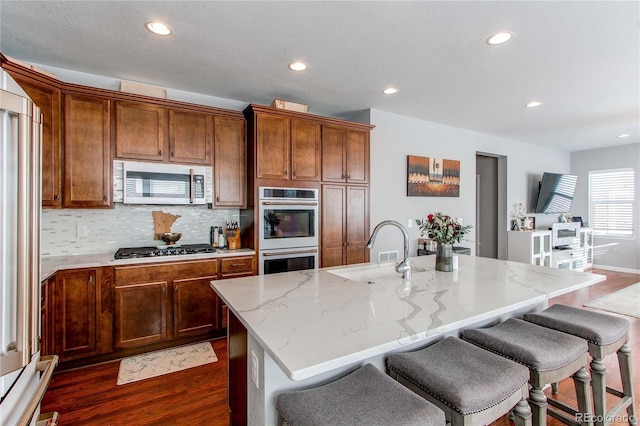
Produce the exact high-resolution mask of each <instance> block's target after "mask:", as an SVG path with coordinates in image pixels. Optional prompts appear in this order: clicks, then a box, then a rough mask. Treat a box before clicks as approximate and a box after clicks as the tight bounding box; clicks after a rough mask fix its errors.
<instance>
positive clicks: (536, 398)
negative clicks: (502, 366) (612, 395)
mask: <svg viewBox="0 0 640 426" xmlns="http://www.w3.org/2000/svg"><path fill="white" fill-rule="evenodd" d="M462 337H463V339H464V340H467V341H469V342H471V343H473V344H475V345H478V346H480V347H482V348H484V349H487V350H489V351H491V352H495V353H497V354H500V355H502V356H504V357H506V358H509V359H511V360H514V361H516V362H519V363H520V364H523V365H525V366H527V367H528V368H529V375H530V377H529V384H530V385H531V389H530V390H529V404H530V405H531V410H532V412H533V424H535V425H546V424H547V413H548V414H549V415H550V416H552V417H554V418H556V419H558V420H560V421H561V422H563V423H565V424H572V425H575V424H580V423H582V424H585V425H586V424H592V423H591V418H592V415H591V392H589V373H587V370H586V369H585V367H586V366H587V342H585V341H584V340H582V339H580V338H578V337H575V336H572V335H570V334H566V333H561V332H559V331H556V330H551V329H549V328H545V327H540V326H538V325H535V324H532V323H529V322H526V321H522V320H519V319H515V318H509V319H507V320H506V321H504V322H502V323H500V324H498V325H495V326H493V327H489V328H483V329H477V330H465V331H464V332H463V334H462ZM569 376H571V377H572V378H573V382H574V386H575V389H576V397H577V400H578V410H579V411H576V410H575V409H573V408H571V407H569V406H567V405H565V404H563V403H561V402H559V401H555V400H553V399H547V397H546V395H545V394H544V392H543V391H542V388H543V387H544V386H545V385H547V384H549V383H553V382H559V381H560V380H562V379H566V378H567V377H569ZM548 405H551V406H552V407H555V408H558V409H560V410H562V411H564V412H567V413H569V414H572V415H573V416H574V418H571V417H568V416H566V415H564V414H562V413H561V412H559V411H556V410H553V409H548ZM576 420H578V421H576Z"/></svg>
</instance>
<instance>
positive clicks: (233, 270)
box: [222, 256, 255, 277]
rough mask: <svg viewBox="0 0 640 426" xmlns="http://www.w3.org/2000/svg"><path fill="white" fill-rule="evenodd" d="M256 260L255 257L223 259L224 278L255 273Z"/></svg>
mask: <svg viewBox="0 0 640 426" xmlns="http://www.w3.org/2000/svg"><path fill="white" fill-rule="evenodd" d="M254 258H255V256H243V257H234V258H232V259H222V276H223V277H226V276H233V275H236V274H247V273H253V270H254V268H253V263H254Z"/></svg>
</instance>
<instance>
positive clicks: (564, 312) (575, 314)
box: [524, 305, 638, 426]
mask: <svg viewBox="0 0 640 426" xmlns="http://www.w3.org/2000/svg"><path fill="white" fill-rule="evenodd" d="M524 319H525V321H529V322H532V323H534V324H538V325H541V326H544V327H548V328H552V329H554V330H559V331H562V332H565V333H569V334H572V335H574V336H578V337H581V338H583V339H584V340H586V341H587V342H588V344H589V355H591V358H592V361H591V383H592V386H593V405H594V411H595V422H594V423H595V424H596V425H598V426H600V425H604V424H608V423H610V421H607V419H611V418H613V417H614V416H615V415H617V414H618V413H619V412H620V411H621V410H622V409H624V408H626V409H627V414H628V415H629V424H632V425H636V424H638V421H637V417H636V407H635V402H634V394H633V375H632V373H631V349H630V348H629V345H628V343H629V327H630V323H629V321H627V320H626V319H624V318H620V317H616V316H613V315H607V314H604V313H599V312H593V311H589V310H586V309H580V308H575V307H572V306H567V305H552V306H551V307H549V308H548V309H546V310H544V311H542V312H538V313H534V314H526V315H524ZM614 352H617V354H618V365H619V369H620V378H621V379H622V392H620V391H619V390H616V389H612V388H609V387H607V386H606V379H605V376H606V373H607V369H606V367H605V365H604V363H603V362H602V360H603V359H604V357H605V356H607V355H609V354H612V353H614ZM554 391H555V393H557V386H555V389H554ZM607 392H608V393H610V394H613V395H615V396H617V397H618V398H621V400H620V402H619V403H618V404H617V405H616V406H615V407H613V408H612V409H611V411H608V412H607V402H606V401H607Z"/></svg>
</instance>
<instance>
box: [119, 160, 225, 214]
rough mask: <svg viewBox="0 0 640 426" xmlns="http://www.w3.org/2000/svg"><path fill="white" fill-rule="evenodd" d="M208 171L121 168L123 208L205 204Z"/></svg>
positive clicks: (169, 167)
mask: <svg viewBox="0 0 640 426" xmlns="http://www.w3.org/2000/svg"><path fill="white" fill-rule="evenodd" d="M212 174H213V172H212V170H211V167H203V166H187V165H181V164H164V163H139V162H133V161H124V162H123V164H122V180H123V185H122V189H123V196H122V201H123V203H124V204H181V205H189V204H194V205H195V204H206V203H207V202H211V199H212V196H211V188H212V185H211V176H212Z"/></svg>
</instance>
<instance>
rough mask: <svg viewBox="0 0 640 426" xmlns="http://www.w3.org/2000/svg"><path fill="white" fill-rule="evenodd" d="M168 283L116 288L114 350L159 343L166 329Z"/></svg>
mask: <svg viewBox="0 0 640 426" xmlns="http://www.w3.org/2000/svg"><path fill="white" fill-rule="evenodd" d="M168 287H169V283H168V282H167V281H159V282H150V283H138V284H130V285H126V284H125V285H116V286H115V289H114V291H115V319H116V326H115V332H116V333H115V347H116V348H128V347H132V346H142V345H148V344H151V343H157V342H161V341H163V340H166V339H167V337H168V336H169V333H168V328H167V312H168V309H167V305H168V295H167V288H168Z"/></svg>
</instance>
